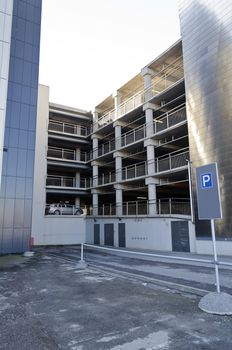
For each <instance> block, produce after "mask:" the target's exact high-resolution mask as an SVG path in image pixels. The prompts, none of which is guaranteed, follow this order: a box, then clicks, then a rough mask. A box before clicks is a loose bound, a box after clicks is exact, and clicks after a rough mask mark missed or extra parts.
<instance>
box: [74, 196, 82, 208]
mask: <svg viewBox="0 0 232 350" xmlns="http://www.w3.org/2000/svg"><path fill="white" fill-rule="evenodd" d="M80 203H81V201H80V197H76V198H75V207H76V208H80Z"/></svg>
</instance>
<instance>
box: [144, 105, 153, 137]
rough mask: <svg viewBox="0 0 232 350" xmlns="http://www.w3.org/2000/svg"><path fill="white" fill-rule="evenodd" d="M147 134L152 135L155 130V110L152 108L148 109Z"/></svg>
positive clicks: (146, 113)
mask: <svg viewBox="0 0 232 350" xmlns="http://www.w3.org/2000/svg"><path fill="white" fill-rule="evenodd" d="M145 117H146V136H147V137H150V136H152V135H153V134H154V131H153V110H152V109H151V108H148V109H146V111H145Z"/></svg>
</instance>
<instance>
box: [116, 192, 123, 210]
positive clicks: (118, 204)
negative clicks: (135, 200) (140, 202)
mask: <svg viewBox="0 0 232 350" xmlns="http://www.w3.org/2000/svg"><path fill="white" fill-rule="evenodd" d="M116 215H118V216H122V189H116Z"/></svg>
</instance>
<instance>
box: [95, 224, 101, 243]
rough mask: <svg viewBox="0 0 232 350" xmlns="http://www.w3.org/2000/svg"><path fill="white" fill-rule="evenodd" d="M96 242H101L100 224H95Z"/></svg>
mask: <svg viewBox="0 0 232 350" xmlns="http://www.w3.org/2000/svg"><path fill="white" fill-rule="evenodd" d="M94 244H98V245H99V244H100V224H94Z"/></svg>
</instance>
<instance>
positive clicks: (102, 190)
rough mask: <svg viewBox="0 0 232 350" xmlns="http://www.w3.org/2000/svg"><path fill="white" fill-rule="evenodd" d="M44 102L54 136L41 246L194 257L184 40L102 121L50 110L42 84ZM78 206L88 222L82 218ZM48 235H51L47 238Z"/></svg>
mask: <svg viewBox="0 0 232 350" xmlns="http://www.w3.org/2000/svg"><path fill="white" fill-rule="evenodd" d="M45 95H46V96H45ZM38 105H39V108H38V123H39V129H40V130H41V135H46V136H45V137H44V136H43V137H42V140H43V142H41V139H40V140H39V142H38V149H37V161H36V164H39V163H40V162H41V163H43V166H42V168H43V169H44V172H45V177H46V180H44V178H43V177H41V181H40V185H39V186H40V188H42V189H44V195H42V192H41V193H40V194H39V197H40V213H41V218H40V222H39V219H38V217H37V216H36V210H34V222H36V221H37V224H35V225H34V232H35V233H33V235H34V237H35V243H36V244H45V243H46V244H50V243H56V244H58V243H78V242H80V241H81V240H82V241H84V240H87V241H89V242H94V243H96V244H105V245H112V246H127V247H137V248H152V247H153V248H157V249H166V250H172V249H174V250H175V249H177V250H178V249H181V250H185V251H190V250H191V251H194V249H195V248H194V230H193V227H192V224H191V220H190V219H191V211H190V198H189V169H188V162H189V148H188V146H189V143H188V129H187V118H186V108H185V88H184V71H183V60H182V43H181V41H178V42H177V43H175V44H174V45H173V46H172V47H170V48H169V49H168V50H167V51H165V52H164V53H163V54H162V55H160V56H159V57H158V58H156V59H155V60H154V61H153V62H151V63H150V64H148V65H147V66H146V67H144V68H143V69H142V70H141V72H140V73H139V74H137V75H136V76H135V77H134V78H132V79H131V80H130V81H128V82H127V83H125V84H124V85H123V86H122V87H120V88H119V89H118V90H117V91H116V92H115V93H114V94H112V95H110V96H108V97H107V98H106V99H105V100H104V101H102V102H101V103H99V104H98V105H97V106H96V108H95V110H94V111H93V114H91V113H89V112H87V111H81V110H76V109H73V108H69V107H64V106H60V105H55V104H51V103H49V96H48V88H46V87H42V86H41V87H40V95H39V102H38ZM44 109H46V111H44ZM40 115H41V117H40ZM44 115H46V116H47V117H46V118H45V119H46V121H45V122H43V120H44ZM41 147H42V148H41ZM43 148H44V149H45V150H46V152H45V159H44V158H43V157H42V156H41V152H39V149H40V150H42V149H43ZM39 158H40V161H39V160H38V159H39ZM36 197H38V193H35V197H34V198H36ZM42 197H43V198H42ZM34 202H36V199H35V201H34ZM54 204H56V205H57V207H55V208H54V207H53V208H51V206H52V205H53V206H54ZM58 204H59V206H58ZM45 207H47V210H45ZM35 208H36V205H35ZM48 208H50V209H49V210H50V211H49V210H48ZM77 208H82V209H85V210H84V214H85V215H84V216H83V215H82V216H80V215H75V214H77V211H76V209H77ZM44 213H45V214H47V215H44ZM78 213H79V212H78ZM48 214H50V215H48ZM53 214H60V215H53ZM65 214H66V215H65ZM42 222H43V225H41V223H42ZM135 226H136V227H135ZM154 230H155V233H154ZM39 231H40V232H42V231H45V232H46V233H45V234H44V236H43V238H42V239H41V234H37V232H39ZM59 231H60V234H58V233H57V232H59ZM80 231H81V234H80V235H79V236H78V232H79V233H80ZM70 232H71V233H70ZM70 237H71V238H70ZM80 237H81V238H80ZM83 237H85V238H83ZM175 237H176V238H175ZM177 242H179V243H178V244H179V246H178V244H177Z"/></svg>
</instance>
